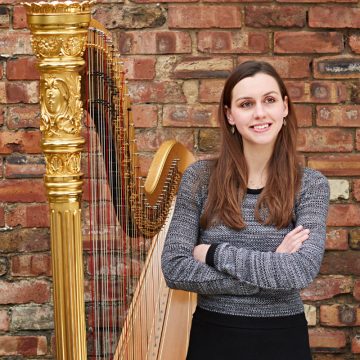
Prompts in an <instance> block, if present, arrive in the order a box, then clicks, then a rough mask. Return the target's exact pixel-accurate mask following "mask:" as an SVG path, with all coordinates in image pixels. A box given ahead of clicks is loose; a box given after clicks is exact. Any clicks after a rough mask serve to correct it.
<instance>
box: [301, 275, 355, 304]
mask: <svg viewBox="0 0 360 360" xmlns="http://www.w3.org/2000/svg"><path fill="white" fill-rule="evenodd" d="M352 285H353V280H352V279H351V277H350V276H340V275H331V276H318V277H317V278H316V279H315V280H314V281H313V282H312V283H311V284H310V286H308V287H307V288H306V289H304V290H302V291H301V298H302V299H303V300H311V301H315V300H325V299H331V298H333V297H334V296H336V295H339V294H349V293H351V291H352Z"/></svg>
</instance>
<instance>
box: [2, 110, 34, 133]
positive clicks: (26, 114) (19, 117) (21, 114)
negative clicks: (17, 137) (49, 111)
mask: <svg viewBox="0 0 360 360" xmlns="http://www.w3.org/2000/svg"><path fill="white" fill-rule="evenodd" d="M6 125H7V127H8V129H10V130H17V129H21V128H37V129H38V128H39V126H40V108H39V106H38V105H26V106H24V105H14V106H9V107H8V113H7V115H6Z"/></svg>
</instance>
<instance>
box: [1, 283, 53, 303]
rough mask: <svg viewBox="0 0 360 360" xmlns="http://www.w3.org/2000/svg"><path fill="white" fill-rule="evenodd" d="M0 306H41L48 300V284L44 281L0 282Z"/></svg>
mask: <svg viewBox="0 0 360 360" xmlns="http://www.w3.org/2000/svg"><path fill="white" fill-rule="evenodd" d="M0 289H1V291H0V304H26V303H29V302H34V303H37V304H43V303H46V302H49V300H50V284H49V283H48V282H46V281H44V280H32V281H29V280H19V281H14V282H7V281H5V280H0Z"/></svg>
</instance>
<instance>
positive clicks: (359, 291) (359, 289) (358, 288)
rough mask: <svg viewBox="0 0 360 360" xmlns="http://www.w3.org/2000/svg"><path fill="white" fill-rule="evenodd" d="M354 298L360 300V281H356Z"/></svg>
mask: <svg viewBox="0 0 360 360" xmlns="http://www.w3.org/2000/svg"><path fill="white" fill-rule="evenodd" d="M353 295H354V298H355V299H356V300H358V301H359V300H360V279H356V280H355V281H354V292H353Z"/></svg>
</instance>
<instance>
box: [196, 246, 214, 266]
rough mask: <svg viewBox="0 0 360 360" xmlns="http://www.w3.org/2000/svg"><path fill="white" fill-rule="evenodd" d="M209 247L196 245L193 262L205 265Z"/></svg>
mask: <svg viewBox="0 0 360 360" xmlns="http://www.w3.org/2000/svg"><path fill="white" fill-rule="evenodd" d="M209 247H210V245H207V244H200V245H196V246H195V247H194V250H193V256H194V258H195V260H197V261H200V262H202V263H204V264H205V263H206V254H207V252H208V250H209Z"/></svg>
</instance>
